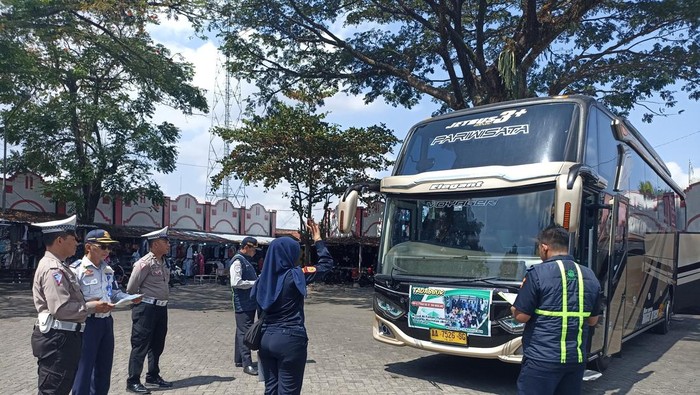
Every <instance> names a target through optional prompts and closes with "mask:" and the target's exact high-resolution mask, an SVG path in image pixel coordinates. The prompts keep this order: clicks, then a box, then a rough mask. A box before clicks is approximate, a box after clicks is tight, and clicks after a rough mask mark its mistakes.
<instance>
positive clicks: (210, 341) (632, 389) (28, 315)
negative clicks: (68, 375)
mask: <svg viewBox="0 0 700 395" xmlns="http://www.w3.org/2000/svg"><path fill="white" fill-rule="evenodd" d="M171 300H172V304H171V307H170V309H169V314H170V316H169V319H170V325H169V333H168V338H167V344H166V349H165V352H164V354H163V356H162V358H161V368H162V372H161V373H162V375H163V377H164V378H165V379H167V380H172V381H174V382H175V388H173V389H171V390H168V391H159V392H154V393H162V394H163V395H166V394H167V395H170V394H173V395H174V394H233V393H239V394H262V393H263V385H262V383H259V382H257V381H256V378H254V377H252V376H248V375H245V374H243V373H242V372H241V370H240V369H235V368H233V367H232V365H233V361H232V359H233V356H232V350H233V336H232V333H233V328H234V323H233V311H232V309H231V303H230V293H229V290H228V287H225V286H220V285H214V284H209V285H206V284H205V285H188V286H184V287H176V288H174V289H173V292H172V297H171ZM306 315H307V326H308V330H309V337H310V343H309V357H308V361H307V366H306V374H305V377H304V389H303V393H304V394H331V393H332V394H334V395H339V394H406V393H411V394H436V393H450V394H513V393H515V381H516V378H517V375H518V367H517V366H515V365H508V364H503V363H500V362H496V361H484V360H468V359H464V358H458V357H452V356H446V355H436V354H431V353H427V352H423V351H420V350H416V349H412V348H407V347H392V346H386V345H383V344H380V343H378V342H376V341H374V340H373V339H372V338H371V328H370V325H371V322H372V311H371V289H368V288H349V287H340V286H318V287H317V288H315V289H314V290H313V291H312V292H311V293H310V295H309V298H308V299H307V305H306ZM34 317H35V312H34V308H33V305H32V303H31V291H30V289H29V285H27V284H3V285H0V331H1V332H2V337H3V338H2V342H0V356H2V357H1V358H0V362H1V363H0V371H1V372H2V376H1V377H0V394H34V393H36V360H35V359H34V358H33V357H32V353H31V347H30V345H29V336H30V333H31V330H32V326H33V322H34V319H35V318H34ZM673 326H674V327H673V330H672V331H671V333H669V334H668V335H665V336H660V335H652V334H644V335H640V336H638V337H636V338H634V339H632V340H630V341H629V342H628V343H626V344H625V345H624V346H623V350H624V353H623V356H622V358H616V359H613V361H612V362H611V365H610V368H609V370H608V371H607V372H606V374H605V375H604V376H603V377H602V378H601V379H599V380H597V381H595V382H591V383H585V384H584V393H586V394H627V393H634V394H664V395H668V394H691V393H698V391H699V390H698V388H699V387H700V382H699V380H698V378H697V377H698V374H697V362H698V360H699V356H700V316H676V317H674V321H673ZM130 332H131V325H130V313H129V311H128V310H121V311H118V312H116V313H115V336H116V343H117V344H116V351H115V356H114V370H113V378H112V391H111V393H112V394H125V393H126V391H124V387H125V380H126V371H127V359H128V355H129V351H130V345H129V336H130Z"/></svg>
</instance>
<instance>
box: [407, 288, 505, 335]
mask: <svg viewBox="0 0 700 395" xmlns="http://www.w3.org/2000/svg"><path fill="white" fill-rule="evenodd" d="M492 297H493V290H490V289H475V288H465V289H462V288H442V287H422V286H416V285H412V286H411V290H410V299H411V301H410V306H409V310H408V326H410V327H412V328H422V329H444V330H449V331H459V332H465V333H467V334H468V335H473V336H491V320H490V319H489V310H490V308H491V299H492Z"/></svg>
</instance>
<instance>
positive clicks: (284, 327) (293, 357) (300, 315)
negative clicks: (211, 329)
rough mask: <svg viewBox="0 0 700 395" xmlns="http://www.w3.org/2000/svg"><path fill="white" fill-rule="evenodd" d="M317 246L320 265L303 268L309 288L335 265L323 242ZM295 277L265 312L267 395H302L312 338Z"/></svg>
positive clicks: (262, 348)
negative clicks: (308, 349)
mask: <svg viewBox="0 0 700 395" xmlns="http://www.w3.org/2000/svg"><path fill="white" fill-rule="evenodd" d="M315 246H316V252H317V253H318V264H316V265H315V266H305V267H303V268H302V271H303V273H304V279H305V281H306V284H310V283H313V282H314V281H317V280H321V279H323V277H324V276H325V275H326V274H327V273H328V272H329V271H331V270H332V269H333V266H334V264H335V262H334V261H333V258H332V257H331V254H330V252H328V248H327V247H326V245H325V243H324V242H323V241H317V242H316V243H315ZM292 277H293V276H292V275H291V272H287V275H286V276H285V278H284V282H283V286H282V291H281V293H280V295H279V298H278V299H277V300H276V301H275V302H274V303H273V304H272V305H271V306H270V307H269V308H268V309H267V310H265V318H264V322H265V323H264V324H263V337H262V341H261V344H260V352H259V356H260V360H261V362H262V366H263V369H264V375H265V387H266V392H265V393H266V394H268V393H269V392H268V391H267V390H268V389H269V388H276V392H272V393H274V394H285V395H287V394H299V393H300V392H301V387H302V384H303V381H304V369H305V367H306V356H307V346H308V343H309V338H308V336H307V334H306V326H305V324H304V321H305V319H304V295H302V294H301V293H300V292H299V291H298V288H297V287H296V286H295V283H294V279H293V278H292ZM280 371H282V372H283V373H282V374H279V372H280Z"/></svg>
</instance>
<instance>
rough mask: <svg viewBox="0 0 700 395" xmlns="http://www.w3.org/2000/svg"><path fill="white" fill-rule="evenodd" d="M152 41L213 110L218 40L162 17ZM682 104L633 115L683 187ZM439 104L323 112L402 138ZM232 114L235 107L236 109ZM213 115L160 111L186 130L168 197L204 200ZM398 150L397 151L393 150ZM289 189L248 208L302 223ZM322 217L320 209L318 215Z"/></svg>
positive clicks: (249, 199)
mask: <svg viewBox="0 0 700 395" xmlns="http://www.w3.org/2000/svg"><path fill="white" fill-rule="evenodd" d="M151 33H152V36H153V38H154V40H156V41H157V42H160V43H162V44H164V45H165V46H167V47H168V48H170V49H171V51H172V52H173V53H177V54H180V55H181V56H183V58H184V59H185V60H186V61H188V62H190V63H192V64H194V66H195V70H196V75H195V78H194V84H195V85H197V86H199V87H200V88H203V89H206V90H207V97H208V99H209V102H210V106H211V104H212V101H213V97H214V95H213V92H214V88H215V86H216V83H217V80H218V81H223V75H222V74H219V75H218V76H217V67H216V65H217V56H218V53H217V50H216V47H217V44H216V42H215V41H214V40H209V41H202V40H200V39H196V38H193V33H192V30H191V29H190V27H189V26H188V24H187V23H186V22H184V21H172V20H167V19H162V23H161V25H160V26H158V27H155V28H153V29H151ZM240 91H241V95H242V96H243V97H245V96H246V95H249V94H251V93H252V92H254V89H253V87H251V86H249V85H245V84H241V85H240ZM676 99H678V105H677V106H676V107H674V108H672V109H670V111H669V112H673V113H677V112H678V111H680V110H684V111H683V112H682V113H681V114H679V115H671V116H668V117H655V118H654V121H653V122H652V123H651V124H646V123H643V122H642V115H643V113H644V109H643V108H639V109H637V110H634V111H632V113H631V114H630V116H629V119H630V121H631V122H632V124H633V125H635V126H636V128H637V129H638V130H639V131H640V132H641V133H642V134H643V135H644V137H645V138H646V139H647V140H648V141H649V143H650V144H651V145H652V146H653V147H654V148H655V149H656V150H657V152H658V153H659V155H660V156H661V158H662V159H663V160H664V161H665V162H666V165H667V166H668V167H669V170H671V173H672V175H673V179H674V180H675V181H676V182H677V183H678V184H679V185H680V186H681V187H684V188H685V187H687V185H688V163H689V162H692V164H693V165H694V166H696V167H697V168H698V170H696V171H695V178H698V177H699V176H700V154H698V147H700V103H698V102H696V101H691V100H688V99H687V98H686V97H683V96H682V94H678V95H677V96H676ZM647 104H648V106H649V107H651V108H658V107H659V103H656V104H655V103H647ZM435 108H436V105H435V104H434V103H431V102H430V101H429V100H424V102H423V103H421V104H420V105H418V106H416V107H414V108H412V109H410V110H409V109H405V108H395V107H392V106H389V105H387V104H384V103H383V102H381V101H376V102H374V103H372V104H370V105H365V104H364V103H363V100H362V97H349V96H346V95H344V94H343V95H336V96H335V97H333V98H331V99H329V100H327V102H326V107H325V108H324V109H323V111H325V112H328V113H329V115H328V117H327V120H328V121H329V122H333V123H337V124H339V125H341V126H342V127H343V128H347V127H351V126H360V127H361V126H370V125H374V124H378V123H385V124H386V125H387V127H389V128H391V129H393V130H394V132H395V134H396V136H397V137H398V138H400V139H403V138H404V136H405V135H406V132H407V131H408V130H409V128H410V127H411V126H412V125H413V124H415V123H417V122H419V121H421V120H423V119H425V118H428V117H430V114H431V113H432V112H433V111H434V110H435ZM232 111H233V113H234V117H235V115H236V114H235V113H237V112H238V109H237V107H236V106H235V105H234V106H233V107H232ZM213 112H214V113H215V114H218V118H219V119H222V118H223V117H222V115H221V114H222V112H223V106H218V107H216V108H214V109H213ZM212 119H213V117H212V114H209V115H203V114H198V115H191V116H184V115H182V114H181V113H179V112H178V111H175V110H172V109H170V108H165V107H161V108H159V110H158V112H157V113H156V121H165V120H167V121H169V122H172V123H174V124H175V125H176V126H178V127H179V128H180V129H181V130H182V138H181V140H180V144H179V150H180V155H179V159H178V167H177V169H176V170H175V172H173V173H170V174H158V175H156V180H157V181H158V182H159V184H160V186H161V188H162V189H163V191H164V192H165V194H166V195H167V196H170V197H173V198H174V197H176V196H178V195H180V194H182V193H190V194H192V195H194V196H195V197H197V198H198V199H199V201H200V202H204V196H205V180H206V175H207V162H208V155H209V139H210V135H209V129H210V127H211V126H212V124H215V122H214V121H213V120H212ZM214 147H215V149H216V151H217V152H218V153H219V154H220V153H221V152H222V151H223V142H221V141H220V140H217V141H215V142H214ZM396 151H398V147H397V148H396V150H395V152H396ZM239 186H240V184H239V183H238V182H237V181H235V180H232V182H231V187H232V189H233V190H234V191H235V190H237V189H238V187H239ZM285 190H286V188H285V186H281V187H280V188H277V189H276V190H273V191H270V192H268V193H264V192H263V189H262V188H256V187H254V186H246V187H245V192H246V203H247V206H248V207H250V206H251V205H252V204H254V203H260V204H262V205H264V206H265V207H266V208H267V209H271V210H277V212H278V214H277V218H278V219H277V227H278V228H296V227H297V226H298V219H297V218H296V216H295V215H294V214H293V213H292V212H291V210H290V208H289V203H288V201H287V200H286V199H284V198H283V197H282V192H284V191H285ZM316 216H317V217H320V216H321V211H320V210H318V211H317V212H316Z"/></svg>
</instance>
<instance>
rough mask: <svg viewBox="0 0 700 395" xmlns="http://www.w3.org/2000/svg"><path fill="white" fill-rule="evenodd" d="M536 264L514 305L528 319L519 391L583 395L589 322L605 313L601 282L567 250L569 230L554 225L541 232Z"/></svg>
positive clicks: (519, 316) (520, 317)
mask: <svg viewBox="0 0 700 395" xmlns="http://www.w3.org/2000/svg"><path fill="white" fill-rule="evenodd" d="M538 242H539V251H540V257H541V258H542V261H543V262H542V263H541V264H539V265H534V266H532V267H531V268H530V269H529V270H528V272H527V275H526V276H525V279H524V280H523V284H522V286H521V289H520V292H518V297H517V298H516V299H515V302H514V303H513V307H511V311H512V312H513V317H514V318H515V319H516V320H517V321H519V322H523V323H525V330H524V332H523V362H522V367H521V370H520V376H519V377H518V394H521V395H528V394H533V395H534V394H537V395H548V394H567V395H568V394H580V393H581V381H582V380H583V373H584V371H585V368H586V359H587V356H586V350H587V342H588V337H589V336H588V335H589V326H595V325H596V323H597V322H598V315H600V313H601V302H602V297H601V296H600V289H601V287H600V283H599V282H598V279H597V278H596V276H595V274H594V273H593V271H592V270H591V269H589V268H587V267H585V266H581V265H579V264H577V263H576V262H574V258H573V257H572V256H571V255H569V253H568V245H569V233H568V232H567V231H566V229H564V228H563V227H561V226H557V225H553V226H550V227H548V228H547V229H545V230H543V231H542V232H541V233H540V235H539V237H538Z"/></svg>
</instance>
